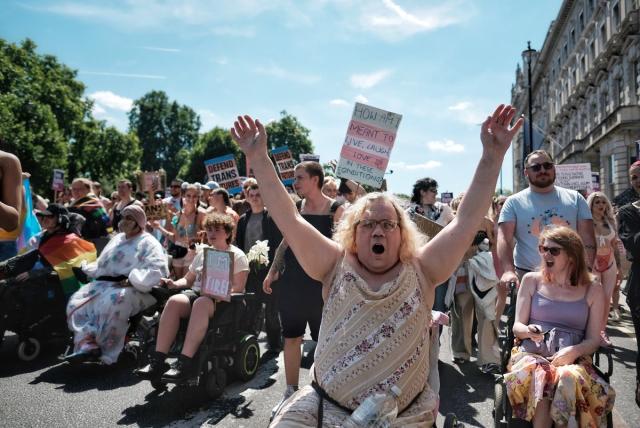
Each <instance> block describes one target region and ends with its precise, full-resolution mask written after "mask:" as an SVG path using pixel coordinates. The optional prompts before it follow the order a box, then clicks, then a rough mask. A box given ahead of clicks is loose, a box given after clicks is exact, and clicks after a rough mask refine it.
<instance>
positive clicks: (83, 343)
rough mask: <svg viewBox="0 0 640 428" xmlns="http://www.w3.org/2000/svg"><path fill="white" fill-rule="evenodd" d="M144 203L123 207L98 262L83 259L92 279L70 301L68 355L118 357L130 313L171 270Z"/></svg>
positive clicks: (152, 300)
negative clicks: (115, 230) (148, 229)
mask: <svg viewBox="0 0 640 428" xmlns="http://www.w3.org/2000/svg"><path fill="white" fill-rule="evenodd" d="M146 223H147V218H146V215H145V213H144V210H143V208H141V207H140V206H138V205H129V206H128V207H126V208H124V209H123V210H122V220H120V223H119V225H118V226H119V230H121V231H122V232H121V233H118V234H117V235H115V236H114V237H113V238H112V239H111V240H110V241H109V243H108V244H107V245H106V247H105V248H104V250H103V251H102V253H101V254H100V257H99V258H98V260H97V261H96V262H94V263H90V264H87V263H86V262H83V263H82V271H83V272H84V273H85V274H86V275H87V276H88V277H89V278H90V279H91V282H89V283H88V284H86V285H84V286H83V287H82V288H80V290H78V291H77V292H76V293H74V294H73V295H72V296H71V298H70V299H69V303H68V305H67V324H68V326H69V329H70V330H71V331H72V332H73V345H74V349H73V351H74V352H73V353H72V354H70V355H68V356H67V357H66V359H67V360H69V361H82V360H85V359H93V358H99V359H100V360H101V361H102V362H103V363H105V364H113V363H115V362H117V360H118V356H119V355H120V352H121V351H122V349H123V346H124V341H125V336H126V333H127V329H128V327H129V318H130V317H131V316H133V315H135V314H137V313H139V312H140V311H142V310H144V309H146V308H147V307H149V306H151V305H153V304H154V303H155V298H154V297H153V296H152V295H151V294H150V291H151V288H152V287H153V286H154V285H157V284H158V283H159V282H160V279H161V278H163V277H166V276H167V275H168V273H169V270H168V261H167V255H166V253H165V251H164V249H163V248H162V245H160V243H159V242H158V241H157V240H156V239H155V238H154V237H153V236H152V235H151V234H149V233H147V232H146V231H145V226H146Z"/></svg>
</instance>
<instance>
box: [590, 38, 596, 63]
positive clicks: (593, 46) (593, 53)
mask: <svg viewBox="0 0 640 428" xmlns="http://www.w3.org/2000/svg"><path fill="white" fill-rule="evenodd" d="M589 52H590V53H591V65H593V63H594V62H595V60H596V41H595V40H592V41H591V44H590V45H589Z"/></svg>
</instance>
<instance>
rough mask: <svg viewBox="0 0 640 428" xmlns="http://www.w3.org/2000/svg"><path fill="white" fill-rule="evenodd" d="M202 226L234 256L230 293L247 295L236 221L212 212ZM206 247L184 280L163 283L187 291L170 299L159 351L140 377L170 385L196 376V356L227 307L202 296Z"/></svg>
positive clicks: (218, 245) (211, 242) (210, 238)
mask: <svg viewBox="0 0 640 428" xmlns="http://www.w3.org/2000/svg"><path fill="white" fill-rule="evenodd" d="M203 226H204V229H205V231H206V235H207V241H208V243H209V246H210V247H213V248H215V249H216V250H222V251H231V252H232V253H233V279H232V285H231V292H232V293H244V289H245V285H246V282H247V276H248V275H249V262H248V260H247V256H246V255H245V254H244V252H243V251H242V250H240V249H239V248H237V247H235V246H234V245H231V240H232V235H233V229H234V227H235V222H234V220H233V218H232V217H230V216H228V215H226V214H220V213H216V212H214V213H209V214H207V216H206V217H205V219H204V223H203ZM204 247H205V246H198V249H197V252H196V256H195V258H194V259H193V262H192V263H191V265H190V266H189V270H188V271H187V273H186V275H185V276H184V277H183V278H180V279H178V280H176V281H173V280H171V279H169V278H165V279H163V280H162V281H163V283H164V284H165V285H166V286H167V287H168V288H170V289H184V290H183V291H182V292H181V293H180V294H175V295H173V296H171V298H170V299H169V300H168V301H167V304H166V305H165V307H164V310H163V311H162V315H161V316H160V325H159V327H158V338H157V342H156V350H155V352H153V353H152V354H151V355H150V357H149V360H150V363H149V364H148V365H147V366H145V367H143V368H141V369H140V370H138V371H137V374H138V375H139V376H140V377H142V378H144V379H149V380H153V379H160V377H162V379H163V380H166V381H169V382H173V383H182V382H184V381H186V380H188V379H190V378H191V377H193V376H195V375H196V373H194V371H195V369H196V367H195V363H194V361H193V359H194V355H195V354H196V352H197V351H198V348H199V347H200V344H201V343H202V340H203V339H204V337H205V335H206V333H207V329H208V326H209V320H210V319H212V318H213V315H214V313H215V311H216V310H218V311H220V308H219V305H223V304H225V303H224V302H215V301H214V300H213V299H211V298H210V297H207V296H200V289H201V281H202V269H203V265H204ZM185 318H189V325H188V327H187V333H186V337H185V339H184V344H183V346H182V351H181V354H180V355H179V356H178V359H177V361H176V362H175V363H174V364H173V365H172V366H171V367H169V365H168V364H167V363H166V362H165V359H166V358H167V354H168V353H169V350H170V348H171V345H172V344H173V342H174V341H175V339H176V335H177V333H178V329H179V327H180V320H182V319H185Z"/></svg>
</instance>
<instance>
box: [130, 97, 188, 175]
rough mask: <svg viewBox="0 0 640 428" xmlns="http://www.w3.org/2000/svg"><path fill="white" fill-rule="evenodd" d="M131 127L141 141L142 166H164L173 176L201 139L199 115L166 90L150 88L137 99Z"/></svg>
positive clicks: (131, 117) (150, 168)
mask: <svg viewBox="0 0 640 428" xmlns="http://www.w3.org/2000/svg"><path fill="white" fill-rule="evenodd" d="M129 129H130V131H131V132H133V133H135V134H136V135H137V137H138V140H139V141H140V147H141V148H142V159H141V168H142V169H143V170H145V171H155V170H158V169H160V168H163V169H164V170H165V171H166V172H167V177H168V178H169V179H172V178H174V177H176V176H177V175H178V171H179V170H180V167H181V165H182V162H184V161H185V160H186V153H187V152H189V151H191V149H192V148H193V146H194V144H195V143H196V141H198V131H199V130H200V118H199V117H198V115H197V114H196V112H195V111H194V110H193V109H191V108H190V107H188V106H184V105H180V104H178V103H177V102H176V101H173V102H170V101H169V97H168V96H167V94H165V93H164V92H163V91H151V92H149V93H147V94H145V95H143V96H142V97H141V98H139V99H137V100H136V101H134V103H133V108H132V109H131V111H130V112H129Z"/></svg>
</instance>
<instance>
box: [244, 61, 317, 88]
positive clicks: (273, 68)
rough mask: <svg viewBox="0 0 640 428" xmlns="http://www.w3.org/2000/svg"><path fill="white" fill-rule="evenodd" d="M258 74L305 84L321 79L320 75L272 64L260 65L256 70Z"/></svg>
mask: <svg viewBox="0 0 640 428" xmlns="http://www.w3.org/2000/svg"><path fill="white" fill-rule="evenodd" d="M254 71H255V72H256V73H258V74H264V75H265V76H272V77H275V78H278V79H282V80H289V81H292V82H296V83H302V84H305V85H311V84H313V83H317V82H319V81H320V76H316V75H312V74H302V73H294V72H292V71H289V70H285V69H284V68H282V67H280V66H277V65H275V64H271V65H270V66H268V67H258V68H256V69H255V70H254Z"/></svg>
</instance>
